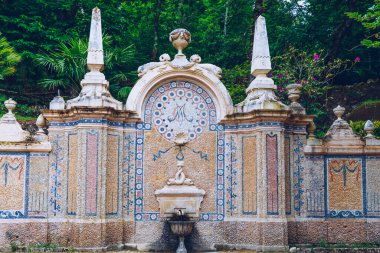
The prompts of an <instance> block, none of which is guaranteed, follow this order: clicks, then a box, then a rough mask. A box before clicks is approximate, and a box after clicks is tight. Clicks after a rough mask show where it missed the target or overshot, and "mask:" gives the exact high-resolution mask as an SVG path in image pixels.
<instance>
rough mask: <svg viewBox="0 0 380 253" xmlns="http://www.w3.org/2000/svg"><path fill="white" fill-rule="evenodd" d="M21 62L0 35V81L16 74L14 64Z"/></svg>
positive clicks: (18, 56)
mask: <svg viewBox="0 0 380 253" xmlns="http://www.w3.org/2000/svg"><path fill="white" fill-rule="evenodd" d="M20 60H21V57H20V55H18V54H17V53H16V52H15V50H14V49H13V47H12V46H11V45H10V44H9V42H8V41H7V39H6V38H5V37H4V36H1V33H0V80H2V79H4V77H6V76H9V75H12V74H13V73H14V72H16V67H15V66H16V64H17V63H19V62H20Z"/></svg>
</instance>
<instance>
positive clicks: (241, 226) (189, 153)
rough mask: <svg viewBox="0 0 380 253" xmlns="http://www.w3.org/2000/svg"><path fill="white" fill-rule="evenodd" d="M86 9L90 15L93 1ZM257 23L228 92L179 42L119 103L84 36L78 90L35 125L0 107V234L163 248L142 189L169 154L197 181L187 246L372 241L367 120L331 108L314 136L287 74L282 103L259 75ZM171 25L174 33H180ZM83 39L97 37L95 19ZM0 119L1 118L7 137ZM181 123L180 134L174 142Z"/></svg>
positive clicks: (6, 241)
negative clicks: (181, 141)
mask: <svg viewBox="0 0 380 253" xmlns="http://www.w3.org/2000/svg"><path fill="white" fill-rule="evenodd" d="M94 13H95V14H93V15H95V18H96V19H93V20H95V21H96V22H100V21H99V20H100V11H99V10H98V9H95V10H94ZM93 17H94V16H93ZM95 21H94V22H95ZM258 22H259V23H260V22H261V23H260V25H259V26H258V28H257V29H264V30H263V31H261V32H257V33H255V34H256V36H259V35H260V36H263V34H264V37H257V38H256V37H255V42H257V41H259V42H262V43H261V45H263V47H264V49H265V48H266V50H261V49H260V48H256V49H255V50H254V56H255V55H256V56H257V57H256V58H255V60H254V61H253V69H252V73H253V74H254V75H255V76H256V79H255V80H256V81H253V82H252V83H251V84H250V86H249V88H248V89H247V94H248V95H247V99H246V100H245V101H243V102H242V103H241V104H239V105H236V106H234V105H233V104H232V101H231V98H230V96H229V94H228V92H227V90H226V88H225V87H224V85H223V84H222V83H221V81H220V75H221V70H220V68H218V67H216V66H214V65H212V64H203V63H201V59H200V57H199V56H198V55H193V56H192V57H191V58H190V61H188V60H187V59H186V56H184V55H183V54H180V53H178V54H177V55H176V56H175V58H174V60H172V61H171V60H170V56H169V55H167V54H164V55H162V56H161V57H160V62H151V63H148V64H145V65H143V66H141V67H140V68H139V77H140V79H139V81H138V82H137V83H136V85H135V86H134V88H133V90H132V92H131V94H130V96H129V98H128V101H127V103H126V104H125V106H121V103H120V102H118V101H116V100H114V99H113V98H112V96H111V95H110V94H109V92H108V86H109V84H108V82H107V81H106V80H105V77H104V75H103V74H102V73H101V72H99V70H100V69H102V66H103V65H102V64H103V63H102V61H101V60H99V59H100V58H99V57H94V55H92V54H102V48H98V49H96V48H95V49H93V50H92V49H91V50H92V51H91V50H89V55H90V56H91V55H92V57H90V56H89V64H88V65H89V69H90V72H89V73H88V74H86V76H85V79H84V80H83V81H82V86H83V87H84V90H85V91H86V92H84V93H81V94H80V95H79V96H78V97H77V98H75V99H72V100H70V101H68V102H65V101H64V100H63V98H61V97H59V96H58V97H56V98H55V99H54V100H53V101H52V102H51V105H50V109H49V110H45V111H43V112H42V115H43V116H41V117H39V120H37V125H38V126H39V128H40V130H39V131H38V134H37V135H36V136H26V133H25V132H23V131H22V130H21V128H20V127H19V125H18V123H17V121H16V120H15V118H14V116H12V115H13V114H12V113H11V112H10V114H9V113H8V114H6V115H5V116H3V118H2V119H1V121H0V128H1V129H0V130H1V131H0V223H1V225H0V246H1V247H8V246H9V245H10V244H18V245H22V244H29V243H32V244H36V243H45V244H46V243H54V244H58V245H60V246H64V247H77V248H96V249H104V248H107V247H108V249H111V248H123V247H132V248H137V249H140V250H169V249H174V248H175V245H176V243H177V239H176V238H175V237H174V236H173V235H172V234H171V233H170V230H169V227H168V225H167V223H165V222H164V221H163V220H162V217H160V215H159V212H160V209H159V203H158V201H157V199H156V197H155V195H154V192H155V191H156V190H157V189H161V188H162V187H163V186H164V185H165V184H166V182H167V180H168V179H169V178H173V176H174V174H175V173H176V171H177V162H178V161H183V162H184V173H185V174H186V176H187V178H190V179H191V180H192V181H193V182H194V184H195V186H197V187H199V188H201V189H204V190H205V192H206V195H205V196H204V200H203V202H202V204H201V209H200V217H199V221H197V222H196V225H195V228H194V232H193V234H192V235H191V236H190V237H189V238H188V239H187V244H188V248H190V249H191V248H192V249H203V250H205V249H206V250H212V249H216V248H217V249H221V248H224V249H225V248H228V249H234V248H236V249H256V250H286V249H287V247H288V244H289V243H316V242H318V241H320V240H326V241H328V242H331V243H334V242H378V241H379V240H380V238H379V235H380V222H379V218H380V193H379V189H378V188H379V187H378V186H379V182H380V143H379V141H378V140H376V139H374V138H373V137H371V136H370V133H371V127H370V124H369V126H368V127H367V132H368V133H369V134H368V136H367V137H366V138H365V139H361V138H359V137H357V136H356V135H355V134H353V133H352V130H351V128H350V127H349V126H348V124H347V122H346V121H344V120H343V119H341V115H342V114H343V112H342V109H341V108H340V109H339V108H338V109H337V110H336V115H337V116H338V119H337V120H336V121H335V122H334V124H333V125H332V127H331V128H330V130H329V132H328V134H327V135H326V137H325V138H324V139H323V140H318V139H315V138H314V136H313V131H314V128H315V127H314V125H313V123H312V120H313V116H309V115H306V114H305V112H304V109H303V108H302V107H300V105H299V104H297V102H296V100H297V98H298V97H299V92H298V93H297V89H298V88H299V87H298V86H297V85H294V86H293V88H292V90H289V92H290V94H291V100H292V103H291V105H289V106H288V105H284V104H282V103H281V102H280V101H278V100H277V98H276V97H275V96H274V93H273V90H274V89H275V85H274V84H273V81H272V80H271V79H269V78H267V77H266V76H265V75H266V73H268V72H269V71H270V56H269V48H268V46H267V38H266V28H265V20H263V18H262V17H261V18H260V19H259V21H258ZM98 26H100V23H98ZM182 30H183V29H182ZM182 30H181V29H179V30H175V31H174V32H173V33H172V35H171V36H173V38H172V39H173V40H176V38H182V37H181V36H184V35H183V34H185V35H186V36H188V34H189V33H188V34H187V33H186V32H183V31H182ZM97 31H98V32H99V30H97ZM182 33H183V34H182ZM177 35H178V36H177ZM186 36H185V37H184V38H185V39H186ZM91 38H92V40H95V41H97V42H98V43H95V44H96V45H99V44H101V40H100V39H101V31H100V32H99V34H95V35H94V34H92V37H91V36H90V39H91ZM185 39H183V40H185ZM265 39H266V42H265ZM189 41H190V40H188V42H189ZM182 43H185V42H184V41H182ZM186 43H187V42H186ZM258 44H260V43H258ZM261 58H263V59H266V61H264V62H260V61H257V59H261ZM268 61H269V66H268ZM45 119H46V120H47V123H48V124H47V125H48V129H47V130H48V136H46V135H45V133H44V131H43V130H42V128H45ZM3 129H11V130H12V131H13V132H12V131H11V132H12V134H14V136H16V137H15V139H14V141H12V140H11V141H10V140H9V136H10V135H9V132H6V131H5V130H3ZM7 131H8V130H7ZM179 134H182V135H185V136H186V138H187V139H188V143H187V144H186V145H184V146H181V147H179V146H178V145H175V138H176V136H177V135H179Z"/></svg>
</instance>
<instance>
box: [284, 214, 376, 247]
mask: <svg viewBox="0 0 380 253" xmlns="http://www.w3.org/2000/svg"><path fill="white" fill-rule="evenodd" d="M288 231H289V243H290V244H317V243H318V242H320V241H326V242H327V243H348V244H350V243H363V242H368V243H374V242H379V241H380V220H376V221H372V220H370V219H368V220H365V219H363V220H354V219H345V220H343V219H341V220H339V219H337V220H315V221H313V220H310V221H298V222H288Z"/></svg>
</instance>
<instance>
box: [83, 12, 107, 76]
mask: <svg viewBox="0 0 380 253" xmlns="http://www.w3.org/2000/svg"><path fill="white" fill-rule="evenodd" d="M87 66H88V69H89V70H91V71H93V70H95V71H101V70H103V67H104V56H103V38H102V20H101V16H100V9H99V8H98V7H95V8H94V9H92V18H91V29H90V40H89V42H88V53H87Z"/></svg>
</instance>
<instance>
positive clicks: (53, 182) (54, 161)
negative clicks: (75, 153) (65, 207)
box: [49, 134, 64, 216]
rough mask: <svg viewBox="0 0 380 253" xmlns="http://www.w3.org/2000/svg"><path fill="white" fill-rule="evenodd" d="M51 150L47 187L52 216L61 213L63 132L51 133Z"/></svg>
mask: <svg viewBox="0 0 380 253" xmlns="http://www.w3.org/2000/svg"><path fill="white" fill-rule="evenodd" d="M51 137H52V141H51V145H52V151H51V153H50V159H49V160H50V161H51V163H50V173H49V174H50V175H51V176H50V178H49V188H50V198H49V204H50V211H51V213H52V214H53V216H57V215H59V214H62V197H63V189H62V182H63V178H62V173H63V168H62V164H61V163H62V161H63V159H64V157H63V156H64V151H63V147H62V146H61V145H62V143H63V138H64V135H63V134H53V135H52V136H51Z"/></svg>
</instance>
